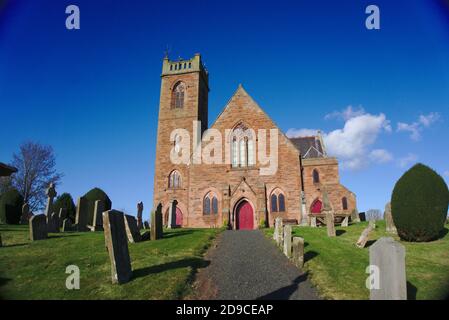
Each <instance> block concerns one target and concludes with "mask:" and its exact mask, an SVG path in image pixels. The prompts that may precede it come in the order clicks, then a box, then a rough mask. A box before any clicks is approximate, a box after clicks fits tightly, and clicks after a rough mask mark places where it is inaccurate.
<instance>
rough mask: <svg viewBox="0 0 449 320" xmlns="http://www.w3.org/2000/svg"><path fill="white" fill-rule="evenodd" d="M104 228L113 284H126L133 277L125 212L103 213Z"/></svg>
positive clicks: (112, 211)
mask: <svg viewBox="0 0 449 320" xmlns="http://www.w3.org/2000/svg"><path fill="white" fill-rule="evenodd" d="M103 228H104V237H105V243H106V247H107V249H108V253H109V258H110V260H111V273H112V283H119V284H121V283H126V282H128V281H129V280H130V279H131V277H132V270H131V259H130V257H129V250H128V239H127V237H126V230H125V218H124V215H123V212H120V211H116V210H109V211H105V212H103Z"/></svg>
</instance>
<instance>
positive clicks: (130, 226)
mask: <svg viewBox="0 0 449 320" xmlns="http://www.w3.org/2000/svg"><path fill="white" fill-rule="evenodd" d="M124 219H125V228H126V235H127V236H128V240H129V242H131V243H135V242H140V241H141V240H142V237H141V235H140V231H139V228H137V220H136V218H135V217H133V216H130V215H128V214H125V217H124Z"/></svg>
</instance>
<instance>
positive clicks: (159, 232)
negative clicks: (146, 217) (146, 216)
mask: <svg viewBox="0 0 449 320" xmlns="http://www.w3.org/2000/svg"><path fill="white" fill-rule="evenodd" d="M150 236H151V240H159V239H162V237H163V229H162V204H160V203H159V204H158V206H157V208H156V211H153V212H152V213H151V230H150Z"/></svg>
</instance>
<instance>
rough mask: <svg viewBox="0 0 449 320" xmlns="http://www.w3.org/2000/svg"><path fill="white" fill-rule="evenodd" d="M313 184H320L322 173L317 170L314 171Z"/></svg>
mask: <svg viewBox="0 0 449 320" xmlns="http://www.w3.org/2000/svg"><path fill="white" fill-rule="evenodd" d="M313 183H320V173H319V172H318V170H317V169H314V170H313Z"/></svg>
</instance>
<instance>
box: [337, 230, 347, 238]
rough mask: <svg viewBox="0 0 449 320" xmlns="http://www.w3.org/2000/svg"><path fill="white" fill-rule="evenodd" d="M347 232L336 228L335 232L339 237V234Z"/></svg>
mask: <svg viewBox="0 0 449 320" xmlns="http://www.w3.org/2000/svg"><path fill="white" fill-rule="evenodd" d="M345 233H346V230H336V231H335V234H336V235H337V237H339V236H341V235H343V234H345Z"/></svg>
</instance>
